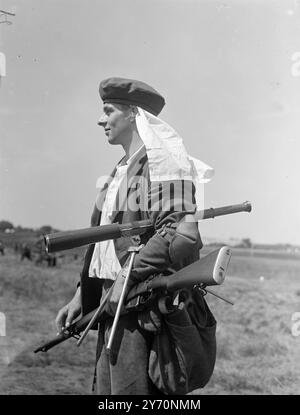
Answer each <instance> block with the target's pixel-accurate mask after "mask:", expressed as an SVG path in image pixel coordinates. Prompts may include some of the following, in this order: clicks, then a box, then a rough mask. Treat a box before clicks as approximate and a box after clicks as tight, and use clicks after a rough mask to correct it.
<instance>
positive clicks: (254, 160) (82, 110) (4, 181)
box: [0, 0, 300, 245]
mask: <svg viewBox="0 0 300 415" xmlns="http://www.w3.org/2000/svg"><path fill="white" fill-rule="evenodd" d="M0 9H2V10H7V11H10V12H13V13H15V16H14V17H9V20H10V21H11V22H12V24H10V25H9V24H6V23H2V24H0V52H2V53H4V54H5V57H6V76H3V77H2V78H1V80H0V81H1V86H0V220H2V219H5V220H9V221H11V222H12V223H13V224H14V225H16V226H17V225H21V226H24V227H33V228H37V227H40V226H42V225H46V224H50V225H52V226H53V227H55V228H57V229H61V230H67V229H77V228H82V227H87V226H89V223H90V216H91V211H92V208H93V204H94V201H95V198H96V192H97V190H96V180H97V178H98V177H99V176H102V175H106V174H109V173H110V172H111V170H112V169H113V167H114V165H115V163H116V162H117V161H118V160H119V159H120V158H121V156H122V154H123V153H122V148H120V147H118V146H110V145H109V144H108V143H107V139H106V136H105V134H104V132H103V130H102V129H101V128H99V126H98V125H97V120H98V119H99V116H100V115H101V109H102V103H101V100H100V98H99V94H98V86H99V83H100V81H101V80H102V79H105V78H107V77H110V76H120V77H126V78H133V79H139V80H142V81H144V82H147V83H148V84H150V85H152V86H153V87H154V88H155V89H157V90H158V91H159V92H160V93H161V94H162V95H163V96H164V97H165V99H166V106H165V108H164V109H163V111H162V112H161V114H160V117H161V118H162V119H164V120H165V121H166V122H168V123H169V124H170V125H172V126H173V127H174V128H175V130H176V131H177V132H178V133H179V134H180V135H181V136H182V137H183V139H184V144H185V146H186V148H187V151H188V152H189V154H191V155H192V156H194V157H196V158H199V159H201V160H203V161H204V162H206V163H207V164H208V165H210V166H212V167H214V169H215V176H214V178H213V180H212V181H211V182H210V183H208V184H206V185H205V192H204V205H205V207H206V208H209V207H218V206H224V205H230V204H235V203H241V202H244V201H246V200H249V201H251V203H252V206H253V211H252V212H251V214H248V213H238V214H235V215H231V216H226V217H225V216H224V217H221V218H216V219H214V220H207V221H205V222H202V223H201V224H200V229H201V234H202V236H203V237H204V238H205V237H207V238H208V237H212V238H218V239H229V238H251V240H252V241H254V242H257V243H292V244H298V245H300V232H299V230H300V192H299V188H300V187H299V183H298V182H299V176H300V175H299V165H300V163H299V159H300V137H299V131H300V94H299V92H300V1H299V0H298V1H295V0H281V1H279V0H277V1H271V0H268V1H267V0H264V1H262V0H259V1H258V0H251V1H250V0H249V1H246V0H223V1H217V0H207V1H206V0H112V1H109V2H108V1H103V0H89V1H88V2H87V1H85V0H43V1H39V0H16V1H12V0H10V1H9V0H2V1H1V0H0ZM3 20H4V17H3V16H2V17H0V22H1V21H3Z"/></svg>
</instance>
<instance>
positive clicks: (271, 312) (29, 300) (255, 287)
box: [0, 251, 300, 395]
mask: <svg viewBox="0 0 300 415" xmlns="http://www.w3.org/2000/svg"><path fill="white" fill-rule="evenodd" d="M62 261H64V262H62ZM80 268H81V263H80V260H77V261H73V262H69V261H68V260H67V259H66V258H64V259H63V260H61V261H60V262H59V266H58V267H57V268H46V267H45V266H36V265H33V264H32V263H31V262H29V261H28V262H25V261H24V262H20V260H19V259H18V258H17V257H16V256H15V255H14V254H13V252H12V251H8V252H7V253H6V255H5V256H4V257H0V281H1V285H0V312H2V313H5V316H6V336H5V337H4V336H1V337H0V393H1V394H11V395H14V394H32V395H36V394H49V395H50V394H90V393H91V383H92V377H93V367H94V350H95V342H96V338H95V335H94V333H93V334H92V335H89V336H88V338H87V339H86V340H85V342H84V343H83V345H82V346H81V347H79V348H78V347H77V346H76V341H75V340H73V339H70V340H68V341H66V342H64V343H62V344H60V345H58V346H56V347H55V348H54V349H52V350H51V351H49V352H48V353H39V354H34V353H33V350H34V349H35V348H36V347H37V346H39V345H40V344H41V342H42V341H43V340H44V339H48V338H49V336H50V337H51V336H52V335H55V327H54V319H55V316H56V312H57V310H58V309H59V308H60V307H61V306H63V305H64V304H65V303H66V301H68V300H69V299H70V298H71V296H72V294H73V292H74V287H75V286H76V283H77V280H78V275H79V271H80ZM299 273H300V261H299V260H297V259H295V260H294V259H282V258H280V259H276V257H274V258H265V257H261V256H255V254H253V255H252V256H241V255H233V257H232V260H231V264H230V268H229V270H228V277H227V280H226V281H225V283H224V285H223V286H221V287H217V288H215V291H216V292H218V293H219V294H221V295H222V294H223V295H224V296H227V297H228V298H229V299H231V300H233V301H234V303H235V305H234V306H231V305H228V304H226V303H224V302H222V301H220V300H219V299H217V298H215V297H213V296H211V295H209V294H207V301H208V303H209V305H210V307H211V309H212V311H213V313H214V314H215V317H216V319H217V321H218V329H217V340H218V352H217V362H216V367H215V371H214V374H213V376H212V378H211V380H210V382H209V383H208V385H207V386H206V387H205V388H204V389H203V390H201V391H195V392H194V393H195V394H210V395H216V394H299V392H300V360H299V347H300V336H299V337H293V336H292V334H291V326H292V320H291V318H292V314H293V313H294V312H300V280H299ZM262 277H263V278H262Z"/></svg>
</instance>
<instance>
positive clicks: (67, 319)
mask: <svg viewBox="0 0 300 415" xmlns="http://www.w3.org/2000/svg"><path fill="white" fill-rule="evenodd" d="M80 296H81V290H80V287H78V288H77V291H76V293H75V295H74V297H73V298H72V300H71V301H70V302H69V303H68V304H67V305H65V306H64V307H63V308H61V309H60V310H59V312H58V313H57V316H56V319H55V324H56V327H57V330H58V333H57V334H60V333H62V332H63V331H64V330H66V329H68V327H69V326H70V325H71V324H72V321H73V320H74V319H75V318H76V317H78V316H79V314H80V313H81V298H80Z"/></svg>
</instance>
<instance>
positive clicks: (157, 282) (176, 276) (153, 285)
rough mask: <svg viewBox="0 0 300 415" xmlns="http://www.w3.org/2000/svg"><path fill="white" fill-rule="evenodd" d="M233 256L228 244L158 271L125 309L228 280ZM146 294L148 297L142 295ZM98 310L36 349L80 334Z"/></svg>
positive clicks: (138, 287) (136, 288)
mask: <svg viewBox="0 0 300 415" xmlns="http://www.w3.org/2000/svg"><path fill="white" fill-rule="evenodd" d="M230 257H231V250H230V248H228V247H226V246H224V247H222V248H219V249H216V250H215V251H213V252H211V253H209V254H208V255H206V256H205V257H203V258H202V259H199V260H198V261H196V262H194V263H193V264H190V265H188V266H187V267H184V268H182V269H181V270H180V271H177V272H175V273H173V274H171V275H168V276H165V275H156V276H154V277H150V278H149V279H147V280H146V281H144V282H142V283H139V284H137V285H136V286H134V287H133V288H132V289H131V290H130V291H129V293H128V294H127V296H126V300H125V309H126V310H127V311H131V310H133V309H141V308H147V307H148V306H149V305H150V304H152V303H153V301H154V300H155V299H158V298H159V297H162V296H164V295H168V294H172V293H175V292H177V291H180V290H182V289H191V288H193V287H194V286H200V287H205V286H210V285H220V284H222V283H223V282H224V279H225V274H226V270H227V267H228V264H229V261H230ZM149 294H151V296H150V297H151V299H150V300H149V297H148V295H149ZM144 295H145V298H146V300H145V299H143V298H142V297H143V296H144ZM148 300H149V301H148ZM95 311H96V310H94V311H91V312H90V313H88V314H86V315H85V316H84V317H82V318H81V319H79V320H78V321H76V322H75V323H73V324H71V326H70V327H69V328H68V330H66V331H65V332H64V333H61V334H59V335H58V336H56V337H55V338H53V339H51V340H50V341H48V342H46V343H45V344H43V345H41V346H40V347H38V348H37V349H36V350H34V353H37V352H47V351H48V350H49V349H51V348H52V347H54V346H56V345H57V344H59V343H62V342H63V341H65V340H67V339H69V338H70V337H75V338H76V336H77V338H78V336H79V334H80V333H81V332H82V331H83V330H84V329H85V328H86V327H87V325H88V324H89V322H90V320H91V319H92V318H93V316H94V314H95ZM108 317H111V316H109V315H108V314H107V313H106V312H105V311H103V312H102V314H101V315H100V316H99V318H98V320H97V322H99V321H101V320H104V319H106V318H108Z"/></svg>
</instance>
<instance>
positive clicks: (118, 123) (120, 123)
mask: <svg viewBox="0 0 300 415" xmlns="http://www.w3.org/2000/svg"><path fill="white" fill-rule="evenodd" d="M129 113H130V109H129V108H128V109H127V108H126V107H125V108H123V106H121V105H118V104H109V103H107V104H104V106H103V115H102V116H101V118H100V120H99V121H98V125H100V126H101V127H103V128H104V131H105V134H106V135H107V137H108V142H109V143H110V144H123V142H124V140H126V138H127V137H128V136H129V134H130V133H131V131H132V123H131V122H130V116H129Z"/></svg>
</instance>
